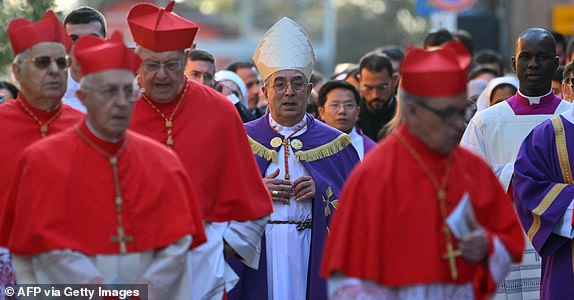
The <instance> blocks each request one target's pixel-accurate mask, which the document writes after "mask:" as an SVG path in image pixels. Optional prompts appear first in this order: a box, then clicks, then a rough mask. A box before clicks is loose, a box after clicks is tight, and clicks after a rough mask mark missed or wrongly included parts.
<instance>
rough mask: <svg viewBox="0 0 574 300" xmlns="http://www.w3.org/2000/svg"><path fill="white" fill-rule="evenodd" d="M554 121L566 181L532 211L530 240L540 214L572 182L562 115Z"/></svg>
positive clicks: (573, 268) (557, 185)
mask: <svg viewBox="0 0 574 300" xmlns="http://www.w3.org/2000/svg"><path fill="white" fill-rule="evenodd" d="M550 120H551V121H552V126H553V127H554V133H555V136H556V152H557V153H558V161H559V164H560V170H561V171H562V177H563V178H564V181H565V182H566V183H557V184H555V185H554V186H553V187H552V189H550V191H549V192H548V193H547V194H546V196H544V199H542V201H541V202H540V204H538V206H537V207H536V208H535V209H534V210H533V211H532V216H533V221H532V225H531V226H530V228H529V229H528V238H529V239H530V241H532V240H533V238H534V236H535V235H536V234H537V233H538V230H539V229H540V225H541V219H540V216H541V215H542V214H544V213H545V212H546V210H547V209H548V208H549V207H550V205H552V203H553V202H554V200H555V199H556V197H558V195H559V194H560V192H562V190H563V189H564V188H565V187H566V186H568V184H572V183H573V180H572V171H571V169H570V160H569V159H568V150H567V148H566V135H565V132H564V124H563V123H562V119H561V118H560V116H554V117H552V118H550ZM572 270H573V272H574V241H573V242H572Z"/></svg>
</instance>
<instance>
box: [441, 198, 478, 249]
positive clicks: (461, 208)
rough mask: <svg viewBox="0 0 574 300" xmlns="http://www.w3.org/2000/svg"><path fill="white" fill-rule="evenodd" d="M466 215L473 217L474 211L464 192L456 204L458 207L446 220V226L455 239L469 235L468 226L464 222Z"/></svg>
mask: <svg viewBox="0 0 574 300" xmlns="http://www.w3.org/2000/svg"><path fill="white" fill-rule="evenodd" d="M467 215H472V216H474V209H473V208H472V203H471V202H470V197H469V196H468V193H467V192H465V193H464V195H462V198H461V199H460V201H459V202H458V205H457V206H456V207H455V209H454V210H453V211H452V212H451V213H450V215H449V216H448V217H447V218H446V224H447V225H448V227H449V228H450V231H451V232H452V234H453V235H454V236H455V237H456V238H457V239H460V238H461V237H463V236H464V235H466V234H468V233H470V226H469V225H468V222H467V221H466V218H467Z"/></svg>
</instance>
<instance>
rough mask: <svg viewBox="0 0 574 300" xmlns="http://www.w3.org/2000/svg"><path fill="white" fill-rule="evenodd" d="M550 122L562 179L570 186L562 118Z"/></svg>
mask: <svg viewBox="0 0 574 300" xmlns="http://www.w3.org/2000/svg"><path fill="white" fill-rule="evenodd" d="M550 120H551V121H552V126H554V132H555V133H556V153H558V161H559V162H560V170H562V177H563V178H564V182H565V183H568V184H572V183H574V182H573V181H572V171H571V170H570V160H569V159H568V149H567V148H566V133H565V132H564V124H563V123H562V118H560V116H554V117H552V118H550Z"/></svg>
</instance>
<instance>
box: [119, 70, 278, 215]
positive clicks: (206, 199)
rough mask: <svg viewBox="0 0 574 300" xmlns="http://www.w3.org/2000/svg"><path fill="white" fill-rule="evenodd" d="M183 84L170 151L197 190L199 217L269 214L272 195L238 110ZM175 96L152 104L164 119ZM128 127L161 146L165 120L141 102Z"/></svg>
mask: <svg viewBox="0 0 574 300" xmlns="http://www.w3.org/2000/svg"><path fill="white" fill-rule="evenodd" d="M186 85H188V88H187V92H186V93H185V95H183V97H185V98H184V99H183V102H182V103H181V105H180V107H179V108H178V110H177V112H176V114H175V117H174V120H173V126H174V128H173V135H174V146H173V150H174V151H175V153H177V154H178V155H179V157H180V159H181V161H182V162H183V165H184V166H185V168H186V170H187V172H188V173H189V177H190V178H191V181H192V183H193V184H194V185H195V186H196V189H195V190H196V191H197V194H198V196H199V199H200V203H201V207H202V211H203V216H204V218H205V219H206V220H207V221H209V222H225V221H230V220H237V221H245V220H253V219H258V218H261V217H263V216H266V215H268V214H270V213H271V211H272V210H273V206H272V204H271V196H270V195H269V192H268V191H267V188H266V187H265V185H264V184H263V180H262V179H261V175H260V174H259V170H258V168H257V164H256V163H255V159H254V158H253V153H252V152H251V147H250V146H249V142H248V140H247V134H246V133H245V128H244V127H243V124H242V123H241V119H240V118H239V114H238V113H237V110H236V109H235V107H234V106H233V104H231V102H230V101H229V100H227V99H226V98H225V97H224V96H223V95H221V94H220V93H218V92H216V91H215V90H213V89H211V88H209V87H206V86H203V85H199V84H197V83H195V82H193V81H189V80H188V81H186ZM183 91H185V88H184V89H183V90H182V93H183ZM180 96H181V95H178V96H176V97H175V100H174V101H172V102H170V103H164V104H161V103H155V102H154V105H155V106H156V107H157V108H158V109H159V110H160V111H162V112H163V113H164V115H165V116H167V117H169V116H171V112H172V111H173V110H174V108H175V106H176V103H177V99H179V97H180ZM130 128H131V129H133V130H134V131H136V132H139V133H142V134H144V135H146V136H149V137H151V138H152V139H154V140H157V141H159V142H161V143H163V144H164V145H165V144H166V140H167V129H166V128H165V121H164V120H163V119H162V118H161V117H160V115H159V114H158V113H157V112H156V111H155V110H154V109H153V108H152V107H151V106H150V105H149V104H148V103H146V102H145V101H144V100H143V99H142V100H140V101H138V102H137V104H136V106H135V109H134V114H133V118H132V121H131V125H130Z"/></svg>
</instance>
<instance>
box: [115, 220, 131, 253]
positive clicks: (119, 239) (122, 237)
mask: <svg viewBox="0 0 574 300" xmlns="http://www.w3.org/2000/svg"><path fill="white" fill-rule="evenodd" d="M133 240H134V238H133V237H132V236H131V235H126V234H125V232H124V228H123V227H121V226H119V227H118V235H117V236H112V243H120V253H121V254H126V253H128V248H127V247H126V242H127V243H129V242H133Z"/></svg>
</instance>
